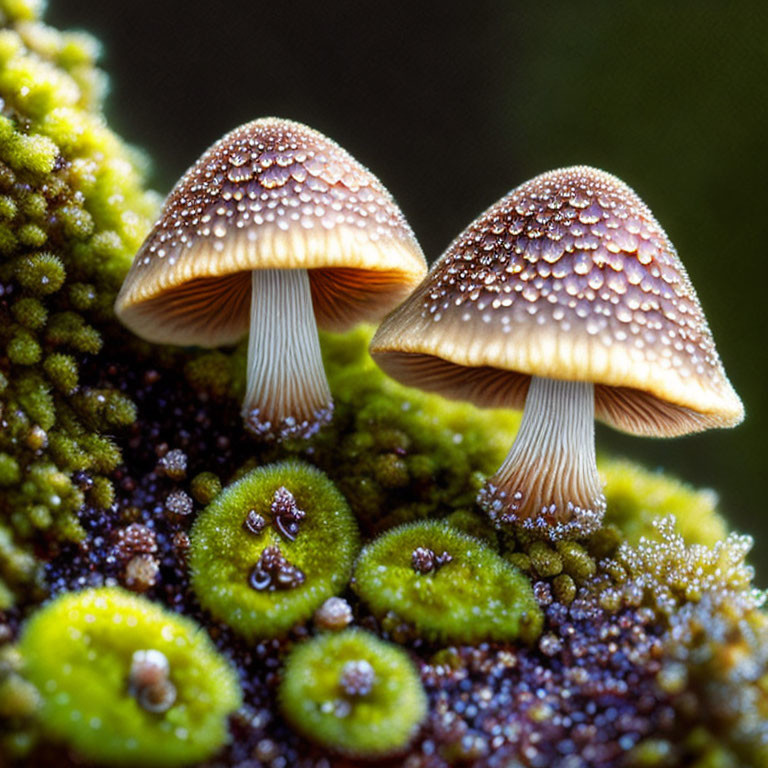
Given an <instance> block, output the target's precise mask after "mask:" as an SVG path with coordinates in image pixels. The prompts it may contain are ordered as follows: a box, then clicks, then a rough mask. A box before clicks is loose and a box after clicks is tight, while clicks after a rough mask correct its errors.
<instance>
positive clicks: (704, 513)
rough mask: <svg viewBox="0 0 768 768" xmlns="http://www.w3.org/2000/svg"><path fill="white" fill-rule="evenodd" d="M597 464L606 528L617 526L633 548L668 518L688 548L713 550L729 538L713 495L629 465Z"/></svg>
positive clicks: (611, 462)
mask: <svg viewBox="0 0 768 768" xmlns="http://www.w3.org/2000/svg"><path fill="white" fill-rule="evenodd" d="M599 466H600V473H601V474H602V475H603V477H604V478H605V497H606V500H607V502H608V508H607V510H606V514H605V524H606V525H610V524H613V525H616V526H617V527H618V528H619V529H620V530H621V532H622V534H623V537H624V538H625V539H626V541H628V542H630V543H631V544H637V542H638V541H640V538H641V537H642V536H649V535H653V532H654V525H655V522H656V521H657V520H659V519H660V518H663V517H666V516H667V515H674V516H675V518H676V520H677V529H678V531H679V533H680V534H681V535H682V537H683V539H685V541H686V542H687V543H689V544H706V545H708V546H711V545H713V544H714V543H715V542H718V541H722V540H723V539H725V537H726V536H727V535H728V529H727V527H726V525H725V521H724V520H723V518H722V517H721V516H720V515H719V514H718V511H717V494H716V493H715V492H714V491H711V490H707V489H699V488H693V487H692V486H690V485H688V484H687V483H683V482H681V481H680V480H677V479H675V478H674V477H670V476H669V475H666V474H664V473H663V472H660V471H656V472H653V471H651V470H648V469H646V468H645V467H642V466H640V465H639V464H635V463H633V462H631V461H626V460H604V461H601V462H600V465H599Z"/></svg>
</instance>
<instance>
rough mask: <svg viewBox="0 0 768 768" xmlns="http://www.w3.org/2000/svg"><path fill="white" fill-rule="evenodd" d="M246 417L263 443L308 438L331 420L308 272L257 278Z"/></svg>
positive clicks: (264, 273) (273, 272) (261, 273)
mask: <svg viewBox="0 0 768 768" xmlns="http://www.w3.org/2000/svg"><path fill="white" fill-rule="evenodd" d="M247 377H248V378H247V384H246V391H245V398H244V399H243V408H242V415H243V420H244V421H245V426H246V428H247V429H248V430H249V431H250V432H252V433H253V434H254V435H256V437H258V438H259V439H260V440H264V441H281V440H285V439H287V438H307V437H310V436H311V435H313V434H314V433H315V432H317V430H318V429H319V428H320V427H321V426H322V425H323V424H326V423H327V422H329V421H330V420H331V415H332V413H333V401H332V399H331V392H330V389H329V388H328V381H327V379H326V378H325V369H324V368H323V359H322V355H321V354H320V341H319V339H318V336H317V323H316V322H315V313H314V310H313V308H312V293H311V291H310V287H309V274H308V272H307V270H306V269H265V270H254V271H253V272H252V273H251V330H250V336H249V337H248V374H247Z"/></svg>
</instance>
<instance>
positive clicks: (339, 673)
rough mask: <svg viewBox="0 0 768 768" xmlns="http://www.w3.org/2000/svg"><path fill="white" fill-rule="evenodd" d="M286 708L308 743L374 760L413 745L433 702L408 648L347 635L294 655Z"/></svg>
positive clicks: (323, 639) (283, 696)
mask: <svg viewBox="0 0 768 768" xmlns="http://www.w3.org/2000/svg"><path fill="white" fill-rule="evenodd" d="M280 707H281V709H282V712H283V714H284V716H285V718H286V720H288V722H289V723H290V724H291V725H292V726H293V727H294V728H295V729H296V730H297V731H299V732H300V733H302V734H303V735H304V736H306V737H307V738H308V739H311V740H312V741H315V742H317V743H319V744H321V745H323V746H324V747H326V748H328V749H331V750H334V751H335V752H341V753H344V754H347V755H354V756H359V757H368V758H374V757H382V756H385V755H389V754H392V753H396V752H399V751H401V750H403V749H405V747H407V746H408V744H409V742H410V741H411V739H412V738H413V736H414V735H415V733H416V731H417V730H418V728H419V725H420V723H421V721H422V720H423V719H424V717H425V715H426V712H427V697H426V695H425V693H424V689H423V687H422V685H421V680H420V678H419V675H418V673H417V671H416V669H415V668H414V666H413V664H412V663H411V661H410V659H409V658H408V656H407V654H406V653H405V652H404V651H403V650H402V649H400V648H398V647H397V646H396V645H392V644H391V643H386V642H384V641H383V640H379V639H378V638H377V637H375V636H374V635H371V634H370V633H368V632H363V631H361V630H355V629H348V630H345V631H343V632H340V633H337V634H324V635H321V636H320V637H316V638H314V639H313V640H309V641H308V642H305V643H302V644H301V645H299V646H297V647H296V648H295V649H294V650H293V652H292V653H291V655H290V656H289V657H288V660H287V661H286V665H285V672H284V677H283V681H282V683H281V686H280Z"/></svg>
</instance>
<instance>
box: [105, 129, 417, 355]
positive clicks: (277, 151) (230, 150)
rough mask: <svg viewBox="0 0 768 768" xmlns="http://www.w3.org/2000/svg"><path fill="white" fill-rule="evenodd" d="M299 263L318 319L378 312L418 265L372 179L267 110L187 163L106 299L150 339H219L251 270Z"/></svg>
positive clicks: (328, 321)
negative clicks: (116, 290)
mask: <svg viewBox="0 0 768 768" xmlns="http://www.w3.org/2000/svg"><path fill="white" fill-rule="evenodd" d="M255 269H307V270H309V275H310V284H311V290H312V300H313V305H314V308H315V315H316V319H317V322H318V324H319V325H320V327H323V328H327V329H330V330H344V329H346V328H348V327H350V326H352V325H354V324H355V323H358V322H361V321H374V320H378V319H380V318H381V316H382V315H384V314H385V313H386V312H387V311H389V310H390V309H391V308H392V307H394V306H395V305H396V304H397V303H398V302H399V301H401V300H402V299H403V298H405V296H407V295H408V293H409V292H410V291H411V290H412V289H413V287H414V286H415V285H417V284H418V283H419V281H420V280H421V279H422V278H423V276H424V275H425V274H426V271H427V266H426V262H425V260H424V256H423V254H422V252H421V249H420V248H419V245H418V243H417V242H416V239H415V237H414V235H413V232H412V231H411V229H410V227H409V226H408V224H407V222H406V220H405V218H404V216H403V214H402V213H401V211H400V209H399V208H398V207H397V205H396V203H395V202H394V200H393V199H392V196H391V195H390V194H389V193H388V192H387V190H386V189H385V188H384V187H383V186H382V184H381V182H380V181H379V180H378V179H377V178H376V177H375V176H374V175H373V174H372V173H371V172H370V171H368V170H367V169H366V168H364V167H363V166H362V165H360V163H358V162H357V161H356V160H355V159H354V158H352V157H351V156H350V155H349V153H348V152H346V151H345V150H343V149H342V148H341V147H339V146H338V145H337V144H335V143H334V142H333V141H331V140H330V139H328V138H327V137H325V136H323V135H322V134H320V133H318V132H317V131H314V130H312V129H311V128H307V127H306V126H305V125H301V124H300V123H295V122H291V121H288V120H281V119H277V118H264V119H261V120H255V121H253V122H251V123H247V124H246V125H243V126H241V127H239V128H236V129H235V130H234V131H232V132H231V133H229V134H227V135H226V136H224V138H222V139H221V140H219V141H218V142H216V143H215V144H214V145H213V146H212V147H210V149H208V150H207V151H206V152H205V154H204V155H203V156H202V157H201V158H200V159H199V160H198V161H197V162H196V163H195V164H194V165H193V166H192V167H191V168H190V169H189V170H188V171H187V172H186V174H185V175H184V176H183V177H182V178H181V180H180V181H179V182H178V184H177V185H176V186H175V188H174V189H173V191H172V192H171V193H170V195H169V196H168V199H167V200H166V201H165V205H164V207H163V210H162V213H161V215H160V218H159V220H158V221H157V223H156V224H155V226H154V227H153V229H152V231H151V232H150V234H149V236H148V237H147V239H146V241H145V242H144V244H143V246H142V247H141V249H140V250H139V252H138V253H137V254H136V257H135V259H134V262H133V265H132V267H131V270H130V272H129V273H128V276H127V277H126V279H125V282H124V283H123V287H122V290H121V291H120V294H119V295H118V297H117V301H116V303H115V311H116V313H117V315H118V317H119V318H120V320H121V321H122V322H123V323H124V324H125V325H126V326H128V327H129V328H130V329H131V330H133V331H134V332H135V333H137V334H138V335H139V336H142V337H143V338H145V339H148V340H150V341H154V342H158V343H171V344H187V345H188V344H196V345H199V346H218V345H222V344H230V343H233V342H235V341H237V340H238V339H239V338H240V337H241V336H243V335H244V334H245V333H246V332H247V330H248V322H249V307H250V301H251V282H250V272H251V271H252V270H255Z"/></svg>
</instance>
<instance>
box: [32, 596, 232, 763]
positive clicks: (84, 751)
mask: <svg viewBox="0 0 768 768" xmlns="http://www.w3.org/2000/svg"><path fill="white" fill-rule="evenodd" d="M20 650H21V654H22V657H23V659H24V665H25V675H26V677H27V678H28V679H29V680H30V681H31V682H32V683H34V685H35V686H36V687H37V689H38V690H39V691H40V694H41V696H42V699H43V705H42V710H41V714H40V719H41V724H42V727H43V729H44V731H45V732H46V733H47V734H49V736H50V737H52V738H54V739H57V740H61V741H64V742H66V743H67V744H69V745H71V746H72V748H73V749H74V750H75V751H76V752H77V753H79V754H80V755H82V756H83V757H85V758H87V759H88V760H92V761H95V762H99V763H104V764H108V765H162V766H175V765H187V764H189V763H192V762H196V761H199V760H203V759H205V758H206V757H208V756H210V755H211V754H213V753H214V752H215V751H216V750H217V749H218V748H219V747H221V746H222V745H223V744H224V743H225V742H226V740H227V726H226V717H227V715H228V714H230V713H231V712H232V711H234V710H235V709H236V708H237V707H238V706H239V704H240V689H239V686H238V682H237V678H236V676H235V673H234V671H233V670H232V669H231V668H230V666H229V664H228V663H227V662H226V661H225V660H224V659H223V658H222V657H221V656H219V654H218V653H217V652H216V651H215V649H214V647H213V645H212V643H211V642H210V640H209V639H208V636H207V634H206V633H205V632H202V631H201V630H200V628H199V627H198V626H197V625H196V624H195V623H194V622H192V621H191V620H190V619H187V618H183V617H180V616H177V615H174V614H171V613H169V612H168V611H166V610H165V609H163V608H161V607H160V606H158V605H155V604H154V603H151V602H149V601H147V600H145V599H143V598H140V597H136V596H133V595H130V594H129V593H127V592H124V591H122V590H120V589H117V588H109V587H107V588H100V589H90V590H85V591H83V592H74V593H68V594H65V595H62V596H60V597H58V598H56V599H55V600H53V601H52V602H51V603H49V604H48V605H46V606H45V607H44V608H42V609H41V610H39V611H38V612H37V613H36V614H35V615H34V616H33V617H32V618H31V619H30V620H29V621H28V623H27V625H26V626H25V627H24V631H23V634H22V637H21V641H20Z"/></svg>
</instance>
